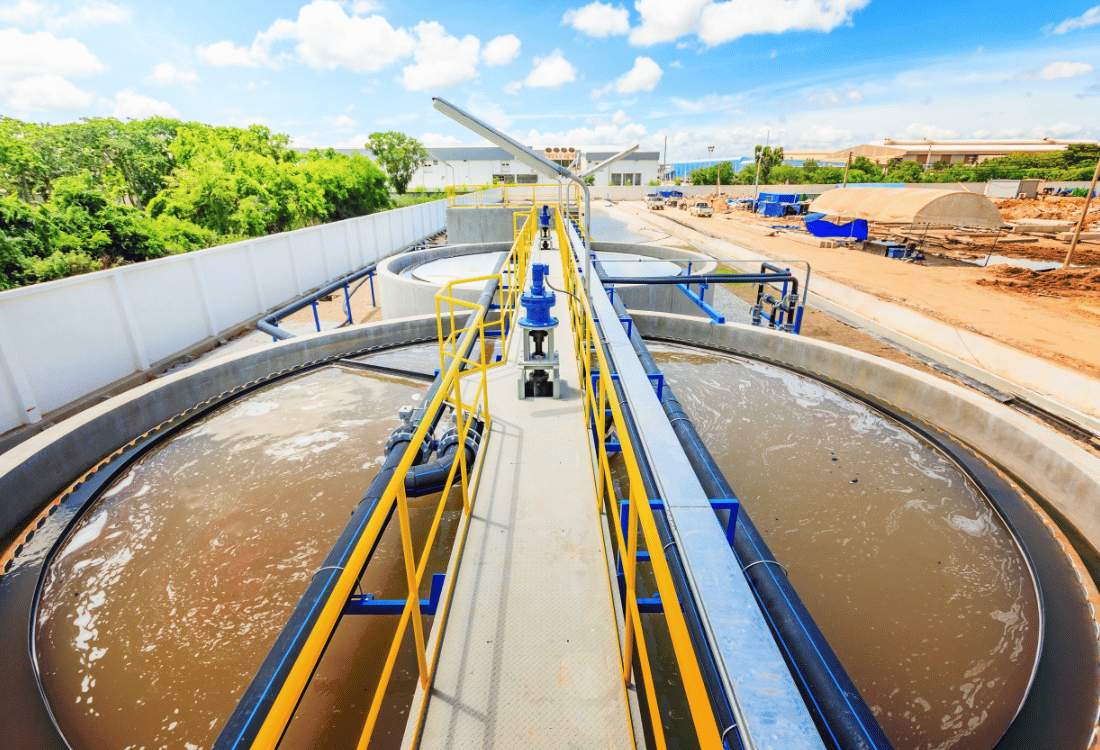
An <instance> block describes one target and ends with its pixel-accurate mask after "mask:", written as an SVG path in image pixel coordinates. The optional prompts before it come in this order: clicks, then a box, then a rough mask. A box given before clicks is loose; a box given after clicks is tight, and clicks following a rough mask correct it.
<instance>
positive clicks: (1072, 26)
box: [1047, 5, 1100, 34]
mask: <svg viewBox="0 0 1100 750" xmlns="http://www.w3.org/2000/svg"><path fill="white" fill-rule="evenodd" d="M1098 23H1100V5H1097V6H1096V7H1094V8H1089V9H1088V10H1086V11H1085V12H1084V13H1082V14H1081V15H1079V16H1076V17H1074V18H1067V19H1066V20H1064V21H1062V22H1061V23H1060V24H1058V25H1057V26H1053V27H1047V33H1049V34H1065V33H1066V32H1068V31H1077V30H1078V29H1087V28H1088V27H1089V26H1095V25H1096V24H1098Z"/></svg>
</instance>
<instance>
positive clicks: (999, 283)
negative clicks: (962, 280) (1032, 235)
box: [976, 266, 1100, 299]
mask: <svg viewBox="0 0 1100 750" xmlns="http://www.w3.org/2000/svg"><path fill="white" fill-rule="evenodd" d="M989 272H990V273H991V274H992V278H983V279H978V280H977V282H976V283H977V284H978V285H979V286H995V287H1000V288H1002V289H1005V290H1006V291H1011V292H1020V293H1022V294H1028V295H1036V296H1041V297H1042V296H1046V297H1091V298H1094V299H1100V268H1064V269H1063V268H1056V269H1054V270H1051V271H1032V270H1029V269H1027V268H1019V267H1018V266H995V267H992V268H990V269H989Z"/></svg>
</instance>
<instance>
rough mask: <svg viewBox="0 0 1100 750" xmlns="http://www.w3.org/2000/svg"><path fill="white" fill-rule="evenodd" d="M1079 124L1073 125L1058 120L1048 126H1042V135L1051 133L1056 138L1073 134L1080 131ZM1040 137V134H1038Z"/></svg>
mask: <svg viewBox="0 0 1100 750" xmlns="http://www.w3.org/2000/svg"><path fill="white" fill-rule="evenodd" d="M1081 129H1082V128H1081V126H1080V125H1074V124H1072V123H1068V122H1059V123H1057V124H1055V125H1051V126H1050V127H1049V128H1043V133H1044V135H1053V136H1054V137H1056V138H1061V137H1063V136H1067V135H1075V134H1077V133H1080V132H1081ZM1040 137H1041V136H1040Z"/></svg>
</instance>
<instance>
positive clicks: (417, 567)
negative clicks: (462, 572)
mask: <svg viewBox="0 0 1100 750" xmlns="http://www.w3.org/2000/svg"><path fill="white" fill-rule="evenodd" d="M535 223H536V222H535V218H534V210H532V212H531V216H530V217H528V221H527V223H526V224H525V225H524V229H523V230H522V231H521V233H520V235H519V237H517V238H516V241H515V243H514V244H513V245H512V250H511V252H510V253H509V254H508V257H507V259H506V261H505V264H504V266H503V268H502V269H501V272H500V273H499V274H495V275H490V276H479V277H477V278H474V279H459V280H455V281H452V282H451V283H449V284H447V286H446V287H444V288H443V289H441V290H440V291H439V292H438V293H437V294H436V295H435V300H436V327H437V331H438V334H439V356H440V372H445V373H446V374H445V375H444V378H443V382H442V385H441V387H440V388H439V390H438V391H437V392H436V395H435V397H434V398H433V399H432V402H431V403H430V404H429V405H428V407H427V409H426V410H425V414H434V413H435V410H437V409H439V408H442V405H443V403H444V401H446V403H448V404H450V405H451V406H452V407H454V410H455V419H456V423H457V424H456V426H457V428H458V445H459V446H460V447H459V451H458V460H457V461H455V462H454V463H453V464H452V465H451V471H450V473H449V474H448V475H447V481H446V482H445V483H444V489H443V494H442V495H441V496H440V499H439V504H438V506H437V508H436V513H435V517H434V519H433V521H432V526H431V530H430V531H429V533H428V537H427V539H426V541H425V542H424V545H423V548H422V551H421V554H420V557H419V559H417V558H416V556H415V555H414V551H413V541H412V530H411V527H410V524H409V510H408V501H407V499H406V496H405V473H406V472H407V471H408V470H409V468H410V467H411V466H412V461H413V457H414V456H415V454H416V450H415V448H416V447H417V446H419V445H420V444H421V443H422V442H423V440H424V437H425V436H426V435H427V427H428V425H429V423H430V420H428V419H422V420H421V422H420V427H419V428H418V429H417V431H416V434H415V435H414V436H413V437H412V439H411V441H410V443H409V448H408V449H407V450H406V452H405V457H404V460H402V462H401V465H400V466H399V467H398V469H397V470H396V471H395V472H394V478H393V479H392V480H391V481H390V484H389V486H387V488H386V494H385V495H384V498H390V496H391V494H392V495H393V497H394V501H396V503H397V512H398V519H399V522H400V526H401V549H402V557H403V559H404V562H405V576H406V581H407V583H408V598H407V600H406V602H405V608H404V609H403V610H402V613H401V619H400V621H399V622H398V626H397V632H396V633H395V635H394V639H393V642H392V643H391V644H390V650H389V654H388V655H387V657H386V663H385V666H384V668H383V670H382V674H381V677H380V678H379V681H378V686H377V688H376V689H375V693H374V697H373V700H372V701H371V706H370V710H369V712H368V714H367V720H366V722H365V723H364V726H363V731H362V733H361V734H360V737H359V743H358V745H357V749H358V750H365V749H366V747H367V745H368V744H370V739H371V736H372V735H373V733H374V729H375V725H376V724H377V721H378V715H379V711H380V710H381V708H382V702H383V699H384V698H385V694H386V689H387V688H388V687H389V682H390V678H391V677H392V674H393V667H394V664H395V663H396V661H397V657H398V654H399V652H400V650H401V643H402V641H403V640H404V638H405V632H406V629H407V628H408V626H409V623H410V621H411V622H412V624H413V633H414V636H415V639H416V655H417V663H418V666H419V672H420V686H421V689H422V691H423V696H422V700H421V705H420V708H419V709H418V712H417V716H418V718H417V723H416V732H417V733H418V734H419V732H420V729H421V727H422V726H423V721H424V712H425V709H426V708H427V703H428V694H429V686H430V685H431V683H432V680H433V678H434V676H435V669H436V664H437V662H438V659H439V649H440V646H441V645H442V639H439V640H437V642H436V644H435V648H434V649H433V651H432V654H431V659H430V661H429V659H428V655H427V650H426V644H425V639H424V624H423V615H422V614H421V612H420V585H421V582H422V581H423V579H424V573H425V570H426V568H427V564H428V558H429V556H430V553H431V550H432V545H433V544H434V543H435V539H436V536H437V533H438V531H439V527H440V522H441V520H442V518H443V511H444V509H445V508H446V505H447V499H448V497H449V496H450V493H451V489H452V485H453V484H454V481H455V479H456V476H457V477H458V478H460V479H461V489H462V509H463V513H462V530H461V533H460V534H459V536H458V538H457V539H456V540H455V544H456V545H457V550H458V551H457V554H456V555H455V558H454V559H455V561H456V562H455V565H454V567H453V569H452V571H455V570H457V568H458V561H459V560H461V555H462V548H463V545H464V544H465V541H466V533H467V530H468V528H469V524H470V497H471V489H472V488H473V487H476V485H477V482H476V479H474V480H473V481H471V478H470V476H469V467H468V466H467V465H466V451H465V450H464V449H463V448H462V446H465V444H466V436H467V435H468V434H469V431H470V430H471V429H472V428H473V426H474V424H475V423H476V422H477V421H478V419H479V418H480V419H482V420H484V426H483V428H482V448H481V449H482V450H484V449H485V448H484V446H485V443H486V441H487V440H488V437H489V432H490V430H491V428H492V416H491V415H490V414H489V396H488V384H487V380H486V374H487V372H488V370H489V369H490V368H491V367H494V366H495V365H496V364H497V363H494V362H491V361H490V358H491V352H490V351H489V350H488V349H487V347H486V338H487V333H488V331H489V330H490V329H492V328H496V327H499V331H500V336H501V346H502V347H505V348H506V347H507V340H508V336H509V334H510V330H509V328H510V324H511V321H512V319H513V317H514V312H515V310H516V306H517V304H518V302H519V295H520V292H521V290H522V288H523V282H524V278H525V276H526V269H527V261H528V257H529V255H530V248H531V243H532V241H533V240H534V232H535ZM494 279H495V280H497V282H498V284H499V294H500V317H499V319H498V320H496V321H491V320H489V315H488V314H489V305H478V304H475V303H472V302H468V301H466V300H463V299H459V298H458V297H456V296H455V291H454V288H455V286H456V285H457V284H468V283H470V282H477V281H486V282H490V281H492V280H494ZM444 308H446V315H447V317H448V320H449V326H448V327H447V329H446V330H447V331H448V333H447V334H446V335H445V334H444V325H443V318H444ZM463 310H469V311H471V312H470V317H469V319H468V320H467V321H466V324H465V325H464V326H460V325H459V323H458V319H457V316H456V311H457V312H459V313H460V314H461V312H462V311H463ZM467 333H470V334H471V335H474V336H477V337H478V343H479V346H478V347H477V348H476V350H471V356H470V357H467V356H465V355H463V354H462V352H461V351H460V342H461V341H462V339H463V336H464V334H467ZM448 359H450V364H449V365H448V363H447V360H448ZM471 377H472V378H476V380H477V388H476V390H475V391H474V393H473V396H472V397H471V398H470V399H469V401H466V400H465V399H464V397H463V394H462V381H463V380H464V379H467V378H471ZM386 505H387V507H390V506H391V505H392V502H390V503H387V504H386ZM379 512H383V509H382V507H381V503H380V507H379ZM453 590H454V575H453V572H452V576H451V581H450V585H449V587H448V589H447V592H446V595H445V596H444V597H443V598H442V599H441V601H440V605H439V606H440V609H439V610H438V611H437V613H436V617H438V618H441V619H440V620H439V622H440V624H441V626H440V631H442V624H443V623H446V621H447V614H448V612H449V610H450V605H451V595H452V593H453ZM349 593H350V592H349Z"/></svg>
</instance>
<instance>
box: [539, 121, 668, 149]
mask: <svg viewBox="0 0 1100 750" xmlns="http://www.w3.org/2000/svg"><path fill="white" fill-rule="evenodd" d="M645 136H646V129H645V126H644V125H641V124H639V123H636V122H629V123H625V124H621V125H617V124H614V123H608V124H603V125H596V126H594V127H581V128H573V129H571V130H566V131H562V132H557V133H551V132H540V131H538V130H530V131H528V132H527V134H526V135H524V136H523V137H522V140H523V142H524V143H578V144H582V145H584V144H588V145H599V146H603V145H610V146H632V145H634V144H635V143H638V142H639V141H641V140H642V139H643V138H645Z"/></svg>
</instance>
